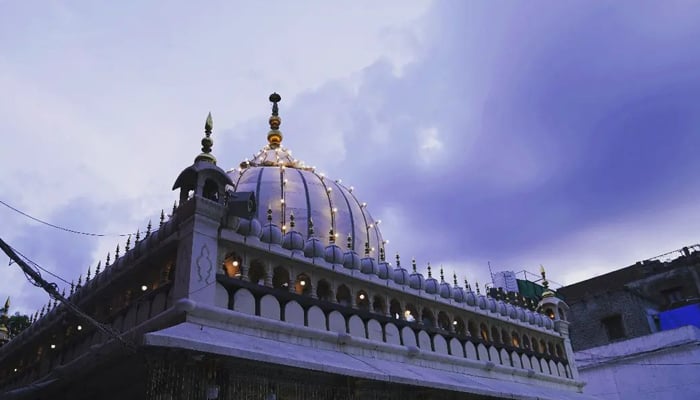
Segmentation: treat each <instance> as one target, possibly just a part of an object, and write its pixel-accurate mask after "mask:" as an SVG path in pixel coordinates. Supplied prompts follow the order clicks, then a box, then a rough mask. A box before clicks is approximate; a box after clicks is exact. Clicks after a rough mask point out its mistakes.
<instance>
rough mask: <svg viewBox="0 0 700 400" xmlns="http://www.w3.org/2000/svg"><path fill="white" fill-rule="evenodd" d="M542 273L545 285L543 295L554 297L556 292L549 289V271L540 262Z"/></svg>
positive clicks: (543, 284)
mask: <svg viewBox="0 0 700 400" xmlns="http://www.w3.org/2000/svg"><path fill="white" fill-rule="evenodd" d="M540 274H541V275H542V286H544V291H543V292H542V297H554V292H552V290H551V289H549V281H547V273H546V272H545V270H544V266H543V265H541V264H540Z"/></svg>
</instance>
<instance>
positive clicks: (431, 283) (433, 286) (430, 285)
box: [425, 278, 439, 294]
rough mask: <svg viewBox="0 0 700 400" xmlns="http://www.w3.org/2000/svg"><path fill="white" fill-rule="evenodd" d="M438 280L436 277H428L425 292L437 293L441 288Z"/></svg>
mask: <svg viewBox="0 0 700 400" xmlns="http://www.w3.org/2000/svg"><path fill="white" fill-rule="evenodd" d="M438 286H439V285H438V281H437V279H435V278H428V279H426V280H425V292H426V293H430V294H436V293H437V292H438V290H439V287H438Z"/></svg>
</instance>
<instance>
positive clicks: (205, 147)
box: [194, 113, 216, 164]
mask: <svg viewBox="0 0 700 400" xmlns="http://www.w3.org/2000/svg"><path fill="white" fill-rule="evenodd" d="M213 127H214V122H213V121H212V119H211V113H209V114H208V115H207V120H206V122H204V138H202V153H201V154H200V155H198V156H197V157H196V158H195V159H194V162H197V161H207V162H210V163H212V164H216V157H214V155H213V154H211V148H212V146H214V140H212V138H211V130H212V128H213Z"/></svg>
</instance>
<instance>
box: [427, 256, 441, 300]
mask: <svg viewBox="0 0 700 400" xmlns="http://www.w3.org/2000/svg"><path fill="white" fill-rule="evenodd" d="M438 286H439V285H438V281H437V279H435V278H433V274H432V271H431V270H430V263H428V278H427V279H426V280H425V293H430V294H436V293H437V292H438V290H440V288H439V287H438Z"/></svg>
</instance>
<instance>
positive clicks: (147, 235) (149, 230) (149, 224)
mask: <svg viewBox="0 0 700 400" xmlns="http://www.w3.org/2000/svg"><path fill="white" fill-rule="evenodd" d="M152 228H153V226H152V225H151V220H150V219H149V220H148V226H147V227H146V236H144V238H147V237H149V236H150V235H151V229H152Z"/></svg>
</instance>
